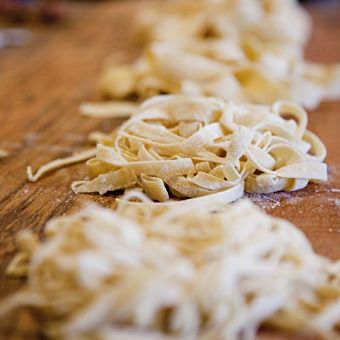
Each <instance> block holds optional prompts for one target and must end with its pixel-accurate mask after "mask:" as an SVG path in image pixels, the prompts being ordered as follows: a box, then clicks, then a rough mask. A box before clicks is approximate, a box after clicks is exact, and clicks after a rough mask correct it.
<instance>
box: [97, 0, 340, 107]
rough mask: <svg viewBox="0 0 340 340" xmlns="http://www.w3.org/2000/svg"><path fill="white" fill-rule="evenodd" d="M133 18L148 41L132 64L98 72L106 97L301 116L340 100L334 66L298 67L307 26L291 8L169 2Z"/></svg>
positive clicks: (274, 0)
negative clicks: (163, 97)
mask: <svg viewBox="0 0 340 340" xmlns="http://www.w3.org/2000/svg"><path fill="white" fill-rule="evenodd" d="M140 12H141V13H142V14H141V19H140V26H141V28H142V30H143V35H144V36H146V37H147V38H148V42H147V43H146V44H145V47H144V51H143V53H142V54H141V56H140V58H139V59H137V61H136V62H135V63H133V64H121V63H119V62H118V61H117V60H116V59H115V58H113V60H114V61H111V62H109V63H108V64H107V65H106V67H105V68H104V71H103V74H102V76H101V78H100V84H99V87H100V90H101V92H102V93H103V95H104V96H106V97H108V98H112V99H116V100H119V99H128V98H130V97H132V96H134V97H137V98H138V99H141V100H144V99H146V98H149V97H151V96H153V95H158V94H164V93H170V94H179V93H184V94H195V95H205V96H216V97H220V98H223V99H227V100H229V99H230V100H234V101H235V102H250V103H259V104H271V103H272V102H274V101H276V100H279V99H289V100H293V101H296V102H297V103H299V104H301V105H303V106H304V107H306V108H308V109H313V108H315V107H317V106H318V105H319V103H320V101H321V100H324V99H326V100H328V99H329V100H336V99H339V98H340V65H339V64H334V65H328V66H326V65H322V64H317V63H311V62H306V61H304V58H303V52H304V46H305V43H306V41H307V39H308V37H309V31H310V23H309V21H310V20H309V17H308V15H307V13H305V12H304V10H303V9H302V8H300V6H299V5H298V4H297V3H296V1H293V0H267V1H260V0H238V1H234V0H221V1H216V0H200V1H197V0H190V1H171V2H165V3H161V4H158V5H157V4H155V3H152V5H150V6H149V7H145V4H144V7H142V8H141V9H140Z"/></svg>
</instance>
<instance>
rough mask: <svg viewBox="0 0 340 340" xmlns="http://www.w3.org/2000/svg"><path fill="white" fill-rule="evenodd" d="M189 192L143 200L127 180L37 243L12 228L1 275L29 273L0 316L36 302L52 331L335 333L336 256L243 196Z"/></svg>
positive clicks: (76, 334) (339, 288) (108, 335)
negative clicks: (116, 197)
mask: <svg viewBox="0 0 340 340" xmlns="http://www.w3.org/2000/svg"><path fill="white" fill-rule="evenodd" d="M147 178H148V177H147ZM131 199H132V200H133V202H131V201H130V200H131ZM136 199H138V200H139V201H142V202H144V204H140V203H138V202H136ZM194 201H195V200H188V201H186V202H191V204H175V205H171V204H169V205H159V204H151V205H150V204H148V203H149V202H150V200H149V198H148V197H147V196H145V195H144V194H142V193H141V192H136V191H130V192H129V193H128V194H127V195H126V196H125V197H124V199H123V200H122V201H119V202H118V207H117V210H116V211H112V210H105V209H103V208H99V207H97V206H88V207H86V208H84V209H82V210H81V211H79V212H78V213H77V214H74V215H71V216H63V217H58V218H55V219H53V220H52V221H50V222H49V223H48V224H47V226H46V229H45V234H46V237H45V241H44V242H42V243H38V242H37V239H36V237H35V235H33V234H30V233H28V232H25V233H24V234H21V235H19V238H18V243H19V248H20V253H18V255H17V256H16V257H15V258H14V259H13V261H12V262H11V264H10V266H9V267H8V269H7V274H8V275H12V276H15V277H17V276H25V275H27V276H28V283H27V284H26V286H25V287H24V288H23V289H22V290H21V291H19V292H18V293H16V294H14V295H12V296H9V297H7V298H6V299H5V300H4V301H2V302H1V303H0V315H1V317H2V318H3V317H4V316H5V315H8V314H9V313H10V312H13V310H15V309H16V308H18V307H21V306H28V307H32V308H34V309H35V310H37V311H39V312H41V313H40V314H41V315H42V316H43V318H42V322H43V323H42V325H41V326H42V327H41V328H40V329H41V330H43V332H44V333H45V334H46V335H47V336H48V337H50V338H57V339H103V340H104V339H135V340H137V339H138V340H141V339H145V340H146V339H148V340H149V339H159V340H160V339H200V340H203V339H214V340H220V339H221V340H222V339H229V340H236V339H241V338H247V339H255V338H256V333H257V330H258V329H259V327H260V326H261V325H267V326H270V327H271V328H274V329H279V330H283V331H286V330H287V331H289V332H290V333H289V334H292V332H293V333H295V334H296V335H297V336H298V335H301V334H304V335H312V336H317V337H318V336H321V337H322V338H324V339H336V338H337V337H338V336H339V333H338V330H339V329H338V328H337V327H338V326H339V322H340V274H339V273H340V262H339V261H337V262H331V261H330V260H328V259H326V258H323V257H321V256H318V255H317V254H315V253H314V251H313V249H312V247H311V245H310V244H309V242H308V240H307V239H306V237H305V236H304V235H303V233H302V232H301V231H300V230H299V229H297V228H296V227H294V226H293V225H291V224H290V223H288V222H287V221H284V220H280V219H276V218H273V217H270V216H268V215H265V214H264V213H262V212H260V211H259V210H258V209H257V208H255V207H254V206H253V205H252V204H251V203H250V202H248V201H240V202H238V203H235V204H233V205H229V206H228V207H226V205H224V204H216V202H214V204H207V202H202V201H196V203H195V204H193V202H194Z"/></svg>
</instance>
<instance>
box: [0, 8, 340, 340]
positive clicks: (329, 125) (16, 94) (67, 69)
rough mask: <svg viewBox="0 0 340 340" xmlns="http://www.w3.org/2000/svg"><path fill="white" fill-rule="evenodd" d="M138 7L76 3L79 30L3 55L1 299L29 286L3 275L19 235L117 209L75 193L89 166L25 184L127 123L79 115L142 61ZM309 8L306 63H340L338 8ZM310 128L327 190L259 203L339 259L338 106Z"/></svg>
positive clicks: (314, 117)
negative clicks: (70, 216)
mask: <svg viewBox="0 0 340 340" xmlns="http://www.w3.org/2000/svg"><path fill="white" fill-rule="evenodd" d="M134 5H135V3H134V2H133V1H130V2H124V1H116V2H105V3H95V4H91V3H85V4H81V3H75V4H74V5H73V8H72V10H73V18H72V22H69V23H66V24H65V25H63V26H62V27H55V28H49V29H48V30H41V29H39V28H36V29H35V38H34V41H33V42H32V44H30V45H29V46H28V47H25V48H21V49H8V50H4V51H1V50H0V148H1V147H3V148H5V149H7V150H9V151H10V157H8V158H7V159H4V160H1V161H0V262H1V264H0V297H4V296H6V295H8V294H9V293H10V292H13V291H14V290H16V289H17V288H18V287H19V286H20V285H21V284H22V282H21V281H18V280H13V279H12V280H11V279H8V278H6V277H5V276H4V274H3V272H4V268H5V267H6V265H7V264H8V261H9V259H10V258H11V256H13V254H14V251H15V246H14V237H15V234H16V233H17V232H18V231H20V230H22V229H24V228H27V229H32V230H35V231H39V232H41V230H42V229H43V226H44V224H45V222H46V221H47V220H48V219H50V218H51V217H53V216H59V215H62V214H65V213H70V212H73V211H75V210H77V209H78V208H79V207H80V206H81V205H82V203H83V202H85V201H88V200H91V201H95V202H98V203H101V204H103V205H105V206H108V207H110V206H114V203H113V196H110V195H108V196H104V197H100V196H97V195H77V196H76V195H74V194H73V193H72V192H71V190H70V184H71V182H72V181H73V180H76V179H82V178H83V177H84V176H85V174H86V170H85V168H84V166H83V165H81V164H80V165H75V166H71V167H68V168H64V169H61V170H59V171H57V172H55V173H53V174H51V175H49V176H47V177H45V178H43V179H41V180H40V181H38V182H37V183H28V182H27V179H26V173H25V169H26V166H28V165H32V166H33V169H36V168H37V167H38V166H39V165H41V164H43V163H45V162H47V161H49V160H52V159H54V158H56V157H62V156H66V155H68V154H70V153H71V152H73V151H75V150H81V149H83V148H85V147H86V146H87V144H86V139H87V135H88V133H89V132H91V131H93V130H101V131H111V130H112V129H113V127H114V126H116V125H117V124H118V123H119V121H117V120H116V121H115V120H105V121H99V120H95V119H89V118H84V117H81V116H80V115H78V111H77V108H78V105H79V103H81V102H82V101H85V100H89V99H91V98H94V96H95V81H96V76H97V74H98V71H99V70H100V67H101V65H102V63H103V61H104V60H105V58H106V57H107V56H108V55H109V54H110V53H111V52H113V51H125V52H126V56H127V57H126V58H127V60H131V59H132V58H133V57H134V56H135V55H137V52H138V50H137V48H136V47H133V44H132V43H131V39H129V35H130V33H131V30H132V29H131V27H132V26H133V20H132V15H131V14H132V11H133V8H134V7H135V6H134ZM310 10H311V13H312V15H313V18H314V23H315V26H314V34H313V38H312V42H311V44H310V46H309V47H308V50H307V56H308V57H309V58H310V59H311V60H314V61H320V62H335V61H339V60H340V39H339V34H340V20H339V18H340V8H339V6H338V7H336V8H334V7H333V8H331V9H327V8H326V7H312V8H310ZM309 128H310V129H311V130H312V131H314V132H316V133H317V134H318V135H319V136H320V137H321V139H322V140H323V141H324V142H325V144H326V146H327V148H328V157H327V162H328V164H329V181H328V183H326V184H322V185H309V186H308V188H306V189H304V190H301V191H298V192H295V193H276V194H272V195H255V196H252V197H251V198H252V200H253V201H254V202H255V203H256V204H257V205H259V206H260V207H262V208H264V209H265V210H266V211H267V212H269V213H270V214H272V215H274V216H280V217H283V218H286V219H288V220H289V221H291V222H293V223H295V224H296V225H297V226H298V227H299V228H301V230H303V231H304V232H305V233H306V235H307V237H308V238H309V239H310V241H311V243H312V244H313V246H314V249H315V250H316V251H317V252H318V253H320V254H322V255H325V256H328V257H330V258H332V259H338V258H340V205H339V204H340V151H339V148H340V144H339V142H340V137H339V134H340V130H339V129H340V103H339V102H337V103H324V104H322V105H321V106H320V107H319V108H318V109H317V110H316V111H315V112H312V113H310V122H309ZM28 328H29V329H30V327H28ZM31 328H32V327H31ZM269 337H270V338H271V339H272V338H273V337H272V335H270V336H269ZM0 338H1V336H0ZM26 338H28V337H27V336H26ZM266 338H267V337H266Z"/></svg>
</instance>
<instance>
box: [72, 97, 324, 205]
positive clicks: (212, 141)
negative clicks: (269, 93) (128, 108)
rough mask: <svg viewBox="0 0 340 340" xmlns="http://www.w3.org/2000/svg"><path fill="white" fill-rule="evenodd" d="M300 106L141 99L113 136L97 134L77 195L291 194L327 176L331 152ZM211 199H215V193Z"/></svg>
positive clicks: (75, 187) (218, 196)
mask: <svg viewBox="0 0 340 340" xmlns="http://www.w3.org/2000/svg"><path fill="white" fill-rule="evenodd" d="M306 125H307V115H306V112H305V111H304V110H303V109H302V108H301V107H300V106H299V105H297V104H294V103H292V102H287V101H279V102H276V103H274V104H273V105H272V106H260V105H248V104H243V105H235V104H234V103H232V102H226V101H223V100H221V99H216V98H205V97H198V96H184V95H170V96H158V97H154V98H152V99H150V100H148V101H146V102H145V103H143V104H142V105H141V107H140V109H139V111H138V112H137V113H135V114H134V115H133V116H132V117H131V118H130V119H129V120H127V121H126V122H125V123H124V124H123V125H121V126H120V127H119V128H118V129H117V130H116V131H115V132H114V133H113V134H112V135H106V136H103V135H100V136H99V137H98V138H99V139H98V140H97V143H98V144H97V151H96V157H95V158H92V159H90V160H88V162H87V167H88V170H89V176H90V180H87V181H77V182H74V183H73V184H72V188H73V190H74V191H75V192H76V193H89V192H98V193H100V194H105V193H106V192H108V191H115V190H120V189H128V188H134V187H139V188H141V189H143V190H144V191H145V192H146V193H147V194H148V195H149V197H150V198H151V199H152V200H156V201H161V202H163V201H167V200H169V198H170V197H173V198H199V197H203V196H204V197H208V195H211V194H215V196H214V199H221V200H222V201H224V202H227V201H230V200H234V199H236V198H238V197H240V196H241V195H242V194H243V187H244V190H245V191H246V192H253V193H270V192H275V191H280V190H285V191H293V190H298V189H301V188H303V187H305V186H306V185H307V184H308V182H309V181H312V182H319V181H325V180H326V179H327V166H326V164H325V163H323V160H324V158H325V156H326V149H325V147H324V145H323V144H322V142H321V141H320V140H319V138H318V137H317V136H316V135H315V134H313V133H312V132H310V131H308V130H306ZM210 199H213V198H212V197H210Z"/></svg>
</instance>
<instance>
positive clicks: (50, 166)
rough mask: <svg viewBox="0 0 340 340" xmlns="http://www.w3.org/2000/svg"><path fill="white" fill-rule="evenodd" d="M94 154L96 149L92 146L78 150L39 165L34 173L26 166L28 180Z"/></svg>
mask: <svg viewBox="0 0 340 340" xmlns="http://www.w3.org/2000/svg"><path fill="white" fill-rule="evenodd" d="M95 154H96V150H95V149H93V148H92V149H89V150H84V151H81V152H78V153H76V154H73V155H72V156H69V157H66V158H58V159H55V160H53V161H51V162H49V163H46V164H44V165H43V166H41V167H40V168H39V169H38V171H37V172H36V173H35V174H33V171H32V168H31V167H30V166H29V167H27V177H28V179H29V181H31V182H35V181H37V180H38V179H39V178H40V177H42V176H44V175H45V174H46V173H48V172H50V171H53V170H56V169H59V168H62V167H64V166H65V165H70V164H74V163H79V162H82V161H84V160H87V159H89V158H91V157H93V156H94V155H95Z"/></svg>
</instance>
